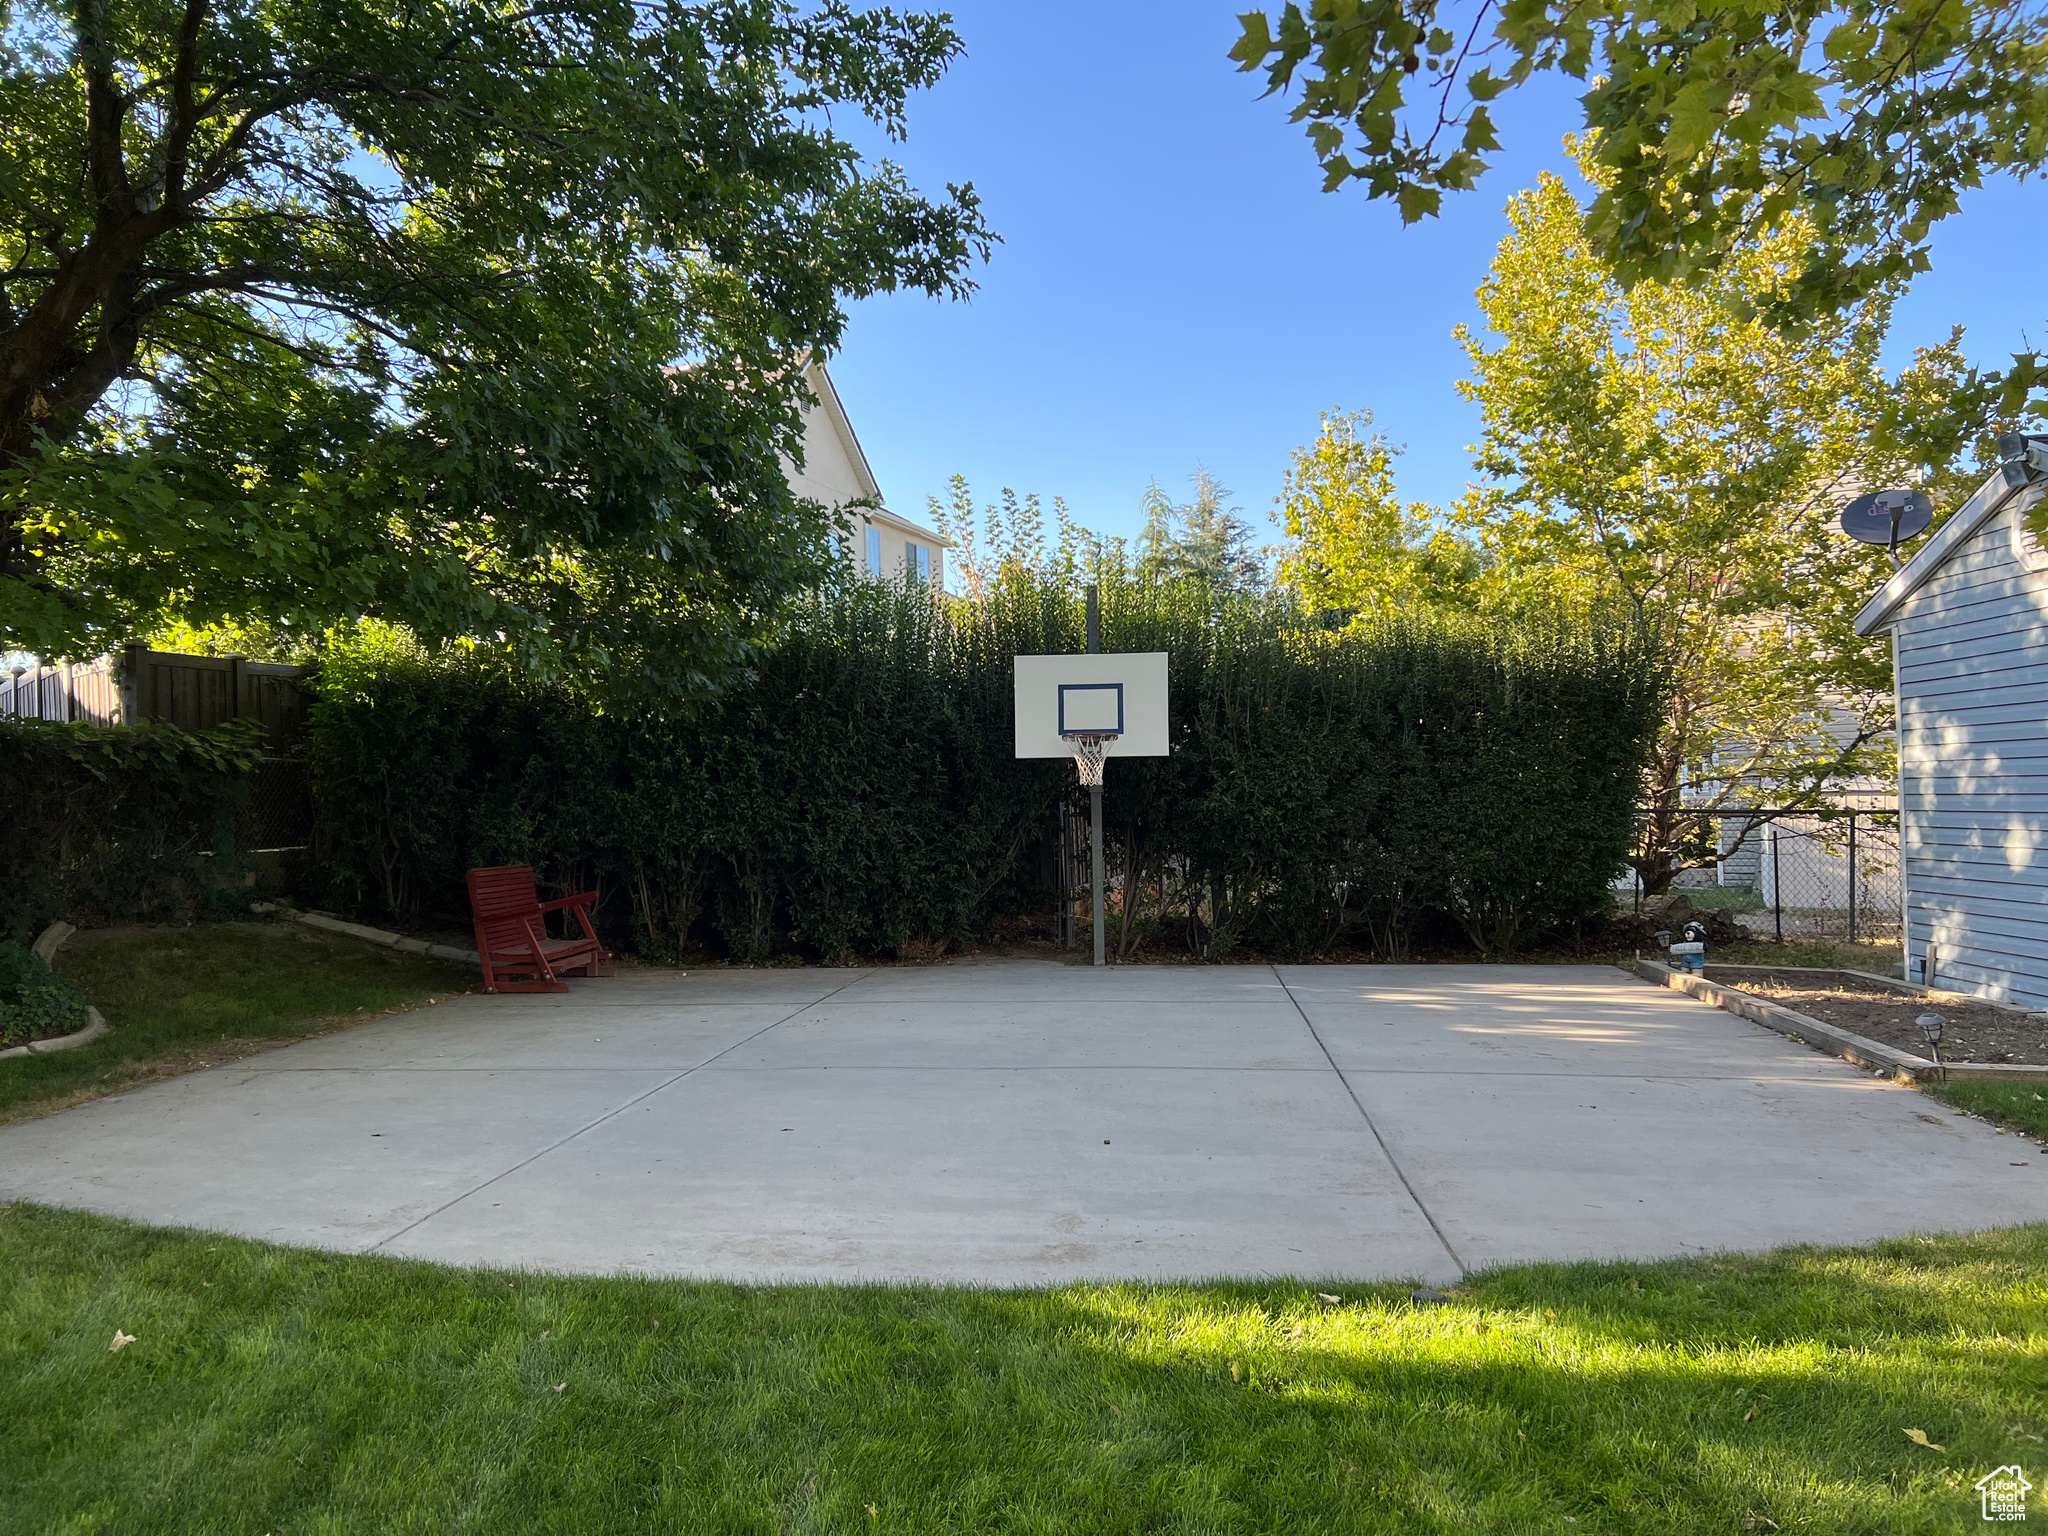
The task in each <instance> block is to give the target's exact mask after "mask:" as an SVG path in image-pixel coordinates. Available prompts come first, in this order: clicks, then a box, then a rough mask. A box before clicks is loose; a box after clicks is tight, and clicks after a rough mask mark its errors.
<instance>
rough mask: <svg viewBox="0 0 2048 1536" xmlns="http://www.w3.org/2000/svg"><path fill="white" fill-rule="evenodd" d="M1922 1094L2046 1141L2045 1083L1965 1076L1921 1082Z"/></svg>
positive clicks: (2047, 1091)
mask: <svg viewBox="0 0 2048 1536" xmlns="http://www.w3.org/2000/svg"><path fill="white" fill-rule="evenodd" d="M1920 1089H1921V1091H1922V1092H1923V1093H1928V1094H1932V1095H1933V1096H1934V1097H1935V1098H1937V1099H1941V1100H1943V1101H1944V1102H1946V1103H1949V1104H1953V1105H1955V1107H1956V1108H1957V1109H1967V1110H1968V1111H1969V1112H1970V1113H1971V1114H1973V1115H1982V1116H1983V1117H1984V1118H1985V1119H1986V1120H1991V1121H1995V1122H1996V1123H1997V1124H1999V1125H2009V1126H2011V1127H2012V1128H2013V1129H2014V1130H2017V1131H2023V1132H2025V1133H2026V1134H2027V1135H2029V1136H2031V1137H2033V1138H2034V1140H2036V1141H2042V1142H2048V1083H1988V1082H1971V1081H1969V1080H1967V1079H1964V1080H1959V1081H1955V1082H1948V1083H1922V1084H1921V1085H1920Z"/></svg>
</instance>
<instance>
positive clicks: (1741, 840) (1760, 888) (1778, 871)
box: [1629, 807, 1900, 944]
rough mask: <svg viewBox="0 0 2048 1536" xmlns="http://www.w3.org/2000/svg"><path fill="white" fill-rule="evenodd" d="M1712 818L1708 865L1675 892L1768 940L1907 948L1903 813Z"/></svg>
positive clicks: (1755, 813) (1836, 811)
mask: <svg viewBox="0 0 2048 1536" xmlns="http://www.w3.org/2000/svg"><path fill="white" fill-rule="evenodd" d="M1703 820H1704V821H1705V822H1706V826H1705V827H1703V828H1702V830H1703V831H1704V832H1707V833H1708V834H1709V835H1711V836H1712V837H1713V839H1714V841H1713V844H1712V847H1711V851H1710V852H1709V853H1708V862H1705V863H1703V864H1702V865H1701V866H1700V867H1698V868H1694V869H1688V870H1685V871H1683V872H1682V873H1680V874H1679V876H1678V877H1677V878H1676V879H1675V880H1674V881H1673V884H1672V888H1673V889H1674V890H1676V891H1682V892H1684V893H1685V894H1686V895H1687V896H1689V897H1691V898H1692V900H1693V903H1694V905H1695V906H1700V907H1728V908H1732V909H1734V912H1735V920H1736V921H1737V922H1738V923H1739V924H1741V925H1742V927H1744V928H1746V929H1747V930H1748V931H1749V932H1750V933H1752V934H1754V935H1756V936H1757V937H1758V938H1768V939H1776V940H1780V941H1784V940H1793V941H1797V940H1801V939H1831V940H1839V941H1846V942H1848V943H1852V944H1897V943H1898V942H1900V886H1899V813H1898V812H1897V811H1893V810H1872V809H1867V808H1862V807H1855V808H1851V807H1839V808H1837V807H1824V808H1818V809H1813V808H1809V809H1804V810H1767V809H1766V810H1742V811H1736V812H1732V813H1722V814H1720V815H1716V816H1714V817H1711V818H1703ZM1629 883H1631V884H1634V883H1635V882H1633V881H1632V880H1631V881H1630V882H1629ZM1637 890H1638V903H1639V902H1640V886H1638V887H1637Z"/></svg>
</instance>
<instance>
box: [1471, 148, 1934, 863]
mask: <svg viewBox="0 0 2048 1536" xmlns="http://www.w3.org/2000/svg"><path fill="white" fill-rule="evenodd" d="M1581 214H1582V210H1581V208H1580V206H1579V204H1578V202H1577V201H1576V200H1575V199H1574V198H1573V196H1572V194H1571V192H1570V190H1569V189H1568V188H1567V187H1566V186H1565V185H1564V184H1563V182H1561V181H1560V180H1558V179H1557V178H1556V177H1550V176H1546V177H1545V178H1544V179H1543V181H1542V183H1541V185H1539V186H1538V187H1537V188H1536V189H1535V190H1534V191H1532V192H1528V193H1525V194H1523V195H1522V196H1520V197H1518V198H1516V199H1515V200H1514V202H1512V203H1511V204H1510V205H1509V209H1508V222H1509V234H1508V236H1507V237H1506V238H1505V239H1504V240H1503V241H1502V242H1501V246H1500V251H1499V254H1498V255H1497V257H1496V258H1495V261H1494V263H1493V267H1492V271H1491V273H1490V275H1489V277H1488V279H1487V282H1486V284H1485V285H1484V286H1483V287H1482V288H1481V289H1480V292H1479V305H1480V310H1481V312H1482V314H1483V315H1484V316H1485V319H1486V325H1487V328H1488V329H1487V330H1486V331H1484V332H1472V331H1466V330H1463V329H1462V328H1461V331H1460V335H1461V338H1462V339H1463V340H1464V342H1465V345H1466V349H1467V351H1468V353H1469V354H1470V357H1471V360H1472V370H1473V372H1472V378H1471V380H1470V381H1469V382H1468V383H1467V384H1465V385H1463V386H1461V388H1462V389H1463V390H1464V392H1465V393H1466V394H1467V395H1468V396H1469V397H1470V398H1472V399H1474V400H1476V401H1477V402H1478V404H1479V406H1480V408H1481V410H1482V412H1483V415H1484V423H1485V428H1484V438H1483V441H1482V443H1481V447H1480V459H1479V467H1480V468H1481V470H1482V471H1483V472H1484V473H1485V474H1486V476H1487V479H1488V485H1487V486H1486V488H1484V489H1482V490H1479V491H1477V492H1475V493H1474V494H1473V496H1472V497H1471V498H1469V499H1468V501H1467V502H1466V503H1465V504H1464V506H1463V507H1462V509H1461V516H1462V520H1463V521H1464V522H1465V524H1466V525H1467V526H1468V527H1469V528H1470V529H1471V530H1472V532H1473V533H1474V534H1475V535H1476V536H1477V537H1479V538H1480V539H1481V540H1482V542H1483V544H1484V546H1485V549H1486V552H1487V555H1488V562H1487V570H1486V574H1485V576H1484V577H1483V579H1482V586H1483V587H1484V588H1485V589H1486V601H1487V602H1488V603H1489V604H1493V605H1505V606H1511V607H1556V606H1559V605H1562V606H1563V607H1565V608H1566V609H1567V610H1568V611H1581V612H1584V611H1591V610H1594V609H1598V608H1602V607H1608V608H1612V607H1615V606H1619V607H1621V608H1623V609H1625V610H1626V611H1627V612H1628V613H1629V614H1630V615H1631V616H1632V617H1633V618H1634V619H1635V620H1637V621H1638V622H1640V623H1641V624H1642V625H1643V626H1644V627H1645V628H1646V629H1648V630H1649V631H1650V632H1651V633H1652V634H1653V635H1654V636H1655V638H1656V640H1657V642H1658V644H1659V647H1660V649H1661V651H1662V654H1663V656H1664V665H1665V667H1666V669H1667V672H1668V677H1669V688H1670V701H1669V706H1668V711H1667V715H1666V719H1665V723H1664V726H1663V728H1662V730H1661V731H1660V734H1659V737H1658V742H1657V748H1656V752H1655V755H1654V758H1653V761H1652V763H1651V766H1650V769H1649V772H1648V774H1647V776H1646V780H1645V788H1644V794H1645V799H1646V803H1647V805H1648V806H1649V807H1650V808H1651V810H1652V811H1653V813H1654V814H1653V816H1652V818H1651V825H1650V836H1649V842H1648V845H1647V846H1646V848H1645V849H1644V851H1643V860H1642V870H1643V874H1644V877H1645V880H1646V883H1647V884H1648V886H1649V887H1650V888H1651V889H1653V890H1657V889H1662V887H1663V886H1664V884H1665V883H1666V882H1668V880H1669V879H1670V877H1671V875H1672V874H1673V873H1675V872H1676V871H1677V870H1678V869H1680V868H1682V867H1685V866H1686V865H1688V864H1691V863H1697V862H1703V861H1706V860H1709V859H1711V858H1712V857H1713V855H1714V853H1715V849H1714V846H1713V839H1714V830H1715V824H1716V821H1717V820H1718V818H1719V816H1720V815H1721V814H1722V813H1724V812H1725V811H1727V810H1729V809H1731V808H1735V807H1741V806H1751V805H1756V804H1759V803H1770V804H1778V805H1784V804H1794V805H1796V804H1800V803H1805V802H1809V801H1812V800H1815V799H1817V798H1819V797H1821V796H1822V795H1824V794H1825V793H1827V792H1829V791H1830V790H1831V789H1833V788H1835V787H1838V786H1840V785H1842V784H1843V783H1844V782H1845V781H1852V780H1855V779H1859V778H1863V777H1866V776H1870V775H1874V774H1876V775H1881V774H1883V773H1885V771H1886V770H1887V768H1888V751H1889V733H1890V730H1891V726H1892V723H1893V721H1892V685H1891V666H1890V657H1889V654H1888V652H1887V651H1886V649H1885V645H1884V642H1883V641H1882V640H1881V639H1879V640H1866V639H1862V638H1860V637H1858V636H1857V634H1856V633H1855V628H1854V624H1853V619H1854V615H1855V612H1856V609H1857V608H1858V607H1859V606H1860V605H1861V603H1862V601H1863V599H1864V597H1865V596H1867V594H1868V593H1869V592H1870V591H1872V590H1873V589H1875V588H1876V587H1877V586H1878V585H1880V584H1881V583H1882V581H1883V579H1884V578H1885V577H1886V576H1887V575H1889V574H1890V571H1891V566H1890V564H1889V562H1888V560H1887V559H1886V556H1885V552H1884V551H1883V550H1882V549H1877V548H1873V547H1871V546H1868V545H1863V544H1857V543H1855V542H1853V541H1851V540H1849V539H1847V538H1845V537H1843V536H1842V535H1841V533H1840V532H1839V531H1837V530H1836V529H1835V528H1834V527H1833V526H1832V519H1833V514H1834V512H1835V510H1836V508H1837V507H1838V506H1839V505H1840V503H1841V502H1842V501H1843V500H1846V499H1847V498H1848V497H1849V496H1850V495H1852V494H1854V493H1855V491H1856V490H1857V489H1859V488H1861V487H1862V486H1865V485H1872V484H1881V483H1888V482H1891V481H1893V480H1894V479H1896V478H1897V477H1898V476H1900V475H1901V474H1903V473H1904V472H1905V468H1906V466H1905V465H1903V464H1902V463H1901V462H1899V461H1898V460H1897V459H1896V458H1892V457H1888V456H1887V453H1886V451H1885V450H1884V449H1883V448H1882V447H1881V446H1876V445H1874V443H1875V438H1876V434H1874V433H1873V432H1872V430H1871V427H1872V424H1873V422H1875V421H1877V420H1879V419H1881V418H1883V417H1885V416H1886V415H1889V414H1897V413H1900V412H1901V411H1910V410H1911V408H1912V402H1913V401H1914V400H1915V399H1916V398H1919V399H1922V400H1924V399H1925V398H1928V397H1929V396H1930V395H1935V396H1938V395H1939V394H1941V393H1942V392H1943V391H1944V390H1945V389H1946V388H1947V387H1948V385H1949V383H1950V382H1951V381H1952V377H1953V374H1954V372H1955V369H1956V366H1957V365H1956V361H1955V359H1954V357H1953V355H1952V354H1949V353H1939V354H1934V355H1928V356H1923V358H1922V359H1921V360H1920V362H1919V364H1918V365H1917V366H1916V367H1914V368H1912V369H1909V370H1907V371H1906V373H1905V374H1904V375H1903V376H1900V377H1891V376H1888V375H1887V374H1886V373H1885V372H1884V371H1883V370H1882V369H1881V368H1880V367H1879V366H1878V361H1877V356H1878V349H1879V347H1880V344H1881V343H1882V341H1883V337H1884V330H1885V325H1886V322H1887V319H1888V311H1889V297H1888V295H1887V294H1886V293H1885V292H1882V291H1880V292H1879V293H1876V294H1873V295H1871V296H1870V297H1869V298H1866V299H1864V300H1862V301H1861V302H1859V303H1857V304H1855V305H1853V306H1850V307H1849V308H1847V309H1845V310H1843V311H1842V312H1841V313H1839V314H1836V315H1833V316H1829V317H1825V318H1823V319H1821V320H1820V321H1819V322H1817V323H1816V324H1815V325H1814V326H1813V327H1811V328H1810V329H1808V330H1806V331H1804V332H1802V333H1801V334H1799V335H1796V336H1794V335H1788V334H1786V333H1785V332H1783V331H1782V330H1778V329H1775V328H1773V327H1771V326H1770V325H1768V324H1766V323H1764V322H1763V321H1762V320H1760V319H1757V318H1748V319H1739V318H1731V316H1733V315H1734V314H1736V313H1738V312H1743V311H1747V312H1749V313H1750V314H1751V315H1752V316H1754V315H1755V313H1756V312H1757V311H1759V310H1761V309H1762V308H1763V307H1764V306H1765V304H1766V303H1767V302H1768V301H1769V300H1770V299H1771V298H1772V297H1773V296H1774V295H1775V294H1776V293H1778V292H1779V291H1780V290H1781V289H1782V287H1783V285H1784V284H1786V283H1788V282H1791V281H1795V280H1796V274H1797V273H1798V272H1799V271H1800V270H1801V269H1802V265H1803V263H1804V260H1805V257H1806V251H1805V243H1806V237H1803V236H1802V235H1801V234H1800V233H1799V232H1797V231H1796V230H1788V231H1786V232H1783V233H1780V234H1776V235H1771V236H1767V237H1764V238H1762V239H1759V240H1754V241H1751V242H1749V243H1747V244H1745V245H1744V246H1743V247H1742V248H1740V249H1739V250H1738V251H1737V252H1735V253H1734V254H1733V256H1732V257H1731V259H1730V260H1728V261H1727V262H1724V263H1723V264H1722V265H1721V266H1720V267H1719V268H1717V269H1716V270H1715V271H1714V272H1713V273H1712V274H1711V275H1709V276H1707V277H1706V278H1704V279H1703V280H1702V281H1700V282H1698V283H1694V284H1687V283H1669V284H1666V283H1659V282H1653V281H1652V282H1642V283H1638V284H1637V285H1636V286H1635V287H1633V288H1630V289H1624V288H1623V287H1622V285H1621V284H1620V282H1619V281H1618V280H1617V278H1616V276H1615V274H1614V272H1613V271H1612V269H1611V268H1609V267H1608V266H1606V265H1605V264H1604V263H1603V262H1602V261H1601V260H1600V259H1599V258H1598V257H1597V256H1596V255H1595V253H1594V252H1593V250H1592V248H1591V247H1590V245H1589V243H1588V241H1587V239H1586V237H1585V235H1584V231H1583V225H1582V218H1581ZM1957 473H1958V471H1955V470H1952V471H1951V472H1950V478H1948V479H1947V480H1942V479H1936V480H1934V481H1931V482H1930V484H1929V489H1931V490H1932V491H1934V493H1935V496H1936V499H1937V500H1938V501H1940V502H1944V503H1948V504H1953V502H1954V500H1955V499H1956V497H1955V492H1956V490H1957V487H1958V481H1957V480H1956V478H1955V475H1956V474H1957Z"/></svg>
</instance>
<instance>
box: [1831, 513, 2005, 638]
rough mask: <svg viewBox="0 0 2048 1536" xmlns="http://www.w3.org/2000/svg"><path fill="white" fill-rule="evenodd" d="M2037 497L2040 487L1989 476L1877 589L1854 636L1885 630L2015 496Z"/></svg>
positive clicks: (1859, 616)
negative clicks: (1906, 604) (1970, 538)
mask: <svg viewBox="0 0 2048 1536" xmlns="http://www.w3.org/2000/svg"><path fill="white" fill-rule="evenodd" d="M2040 494H2041V487H2040V486H2022V487H2019V488H2017V489H2015V488H2014V487H2011V486H2008V485H2007V484H2006V483H2005V476H2004V475H2003V474H1993V475H1992V476H1991V477H1990V478H1989V479H1987V480H1986V481H1985V482H1984V483H1983V484H1982V485H1980V486H1978V487H1977V489H1976V492H1975V493H1974V494H1973V495H1972V496H1971V497H1970V499H1969V500H1968V501H1966V502H1964V503H1963V504H1962V506H1960V507H1958V508H1957V509H1956V514H1955V516H1953V517H1951V518H1950V519H1949V520H1948V521H1947V522H1945V523H1943V524H1942V525H1941V527H1940V529H1939V530H1938V531H1937V532H1936V533H1935V535H1934V537H1933V538H1931V539H1929V540H1928V541H1927V542H1926V543H1925V544H1922V545H1921V546H1920V549H1919V552H1918V553H1916V554H1915V555H1914V556H1913V558H1912V559H1910V560H1908V561H1907V562H1906V563H1905V564H1904V565H1903V566H1901V567H1900V568H1899V569H1898V570H1896V571H1894V572H1893V573H1892V579H1891V580H1890V581H1888V582H1886V583H1885V584H1884V585H1883V586H1882V587H1880V588H1878V590H1877V593H1876V595H1875V596H1873V597H1872V598H1871V599H1870V601H1869V602H1867V603H1865V604H1864V605H1863V611H1862V612H1861V613H1859V614H1857V615H1856V633H1857V634H1859V635H1873V634H1876V633H1877V632H1878V631H1879V630H1881V629H1884V628H1886V627H1888V626H1889V625H1890V624H1891V622H1892V620H1893V619H1895V618H1896V617H1897V616H1898V611H1899V609H1900V607H1901V606H1902V605H1903V604H1904V603H1905V601H1906V599H1907V598H1909V597H1911V596H1912V595H1913V594H1914V593H1915V592H1917V591H1919V590H1920V589H1921V588H1922V587H1923V586H1925V585H1926V584H1927V582H1928V580H1929V578H1930V577H1932V576H1933V575H1934V573H1935V572H1936V571H1938V570H1940V569H1941V566H1942V562H1943V561H1945V560H1947V559H1948V557H1949V556H1950V555H1952V554H1954V553H1955V552H1956V551H1957V550H1958V549H1960V548H1961V547H1962V545H1963V543H1964V542H1965V541H1966V540H1967V539H1969V537H1970V536H1971V535H1972V534H1974V533H1975V532H1976V531H1977V530H1978V529H1979V528H1982V527H1983V526H1984V525H1985V524H1986V523H1988V522H1990V521H1991V519H1992V518H1994V517H1996V516H1997V515H1998V514H1999V513H2000V512H2001V511H2003V510H2004V509H2005V508H2006V507H2008V506H2010V505H2011V504H2012V500H2013V498H2014V497H2015V496H2024V497H2027V498H2028V499H2030V500H2031V499H2033V498H2034V497H2037V496H2039V495H2040Z"/></svg>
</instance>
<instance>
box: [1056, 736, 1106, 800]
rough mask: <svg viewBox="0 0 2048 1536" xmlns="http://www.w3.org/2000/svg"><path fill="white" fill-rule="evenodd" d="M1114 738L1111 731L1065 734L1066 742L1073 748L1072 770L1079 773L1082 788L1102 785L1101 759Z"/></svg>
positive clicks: (1095, 787) (1097, 787) (1093, 787)
mask: <svg viewBox="0 0 2048 1536" xmlns="http://www.w3.org/2000/svg"><path fill="white" fill-rule="evenodd" d="M1115 740H1116V735H1115V734H1114V733H1113V732H1099V731H1074V732H1071V733H1070V734H1069V735H1068V736H1067V742H1068V744H1069V745H1071V746H1072V747H1073V749H1074V771H1075V772H1076V773H1078V774H1080V775H1081V787H1082V788H1083V789H1100V788H1101V787H1102V759H1103V754H1104V753H1105V752H1106V751H1108V749H1109V744H1110V743H1111V742H1112V741H1115Z"/></svg>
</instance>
